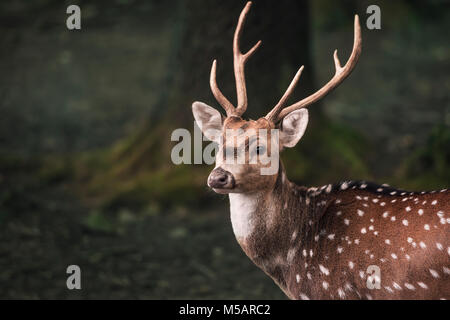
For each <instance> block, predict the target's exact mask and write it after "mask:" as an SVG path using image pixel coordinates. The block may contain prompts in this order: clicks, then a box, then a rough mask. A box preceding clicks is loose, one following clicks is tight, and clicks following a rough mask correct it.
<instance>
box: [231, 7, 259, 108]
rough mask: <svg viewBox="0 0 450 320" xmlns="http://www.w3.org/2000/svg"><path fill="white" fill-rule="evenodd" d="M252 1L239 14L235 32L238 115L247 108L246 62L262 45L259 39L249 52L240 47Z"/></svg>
mask: <svg viewBox="0 0 450 320" xmlns="http://www.w3.org/2000/svg"><path fill="white" fill-rule="evenodd" d="M251 5H252V2H251V1H249V2H247V4H246V5H245V8H244V9H243V10H242V12H241V15H240V16H239V21H238V25H237V27H236V31H235V32H234V38H233V58H234V59H233V60H234V61H233V62H234V77H235V79H236V95H237V102H238V103H237V108H236V110H235V113H236V114H237V115H238V116H241V115H242V114H243V113H244V112H245V110H247V89H246V86H245V72H244V67H245V62H246V61H247V59H248V58H250V57H251V56H252V55H253V53H255V51H256V50H257V49H258V48H259V46H260V45H261V40H260V41H258V42H257V43H256V44H255V45H254V46H253V48H251V49H250V50H249V51H248V52H247V53H245V54H242V53H241V51H240V49H239V40H240V38H241V34H242V27H243V25H244V23H245V18H246V16H247V13H248V11H249V10H250V7H251Z"/></svg>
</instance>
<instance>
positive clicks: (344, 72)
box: [265, 15, 361, 123]
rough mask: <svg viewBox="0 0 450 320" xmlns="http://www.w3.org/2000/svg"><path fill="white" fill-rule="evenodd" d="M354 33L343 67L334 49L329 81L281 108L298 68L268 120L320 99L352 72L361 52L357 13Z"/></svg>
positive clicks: (290, 92)
mask: <svg viewBox="0 0 450 320" xmlns="http://www.w3.org/2000/svg"><path fill="white" fill-rule="evenodd" d="M354 29H355V31H354V32H355V33H354V40H353V50H352V53H351V55H350V58H349V59H348V61H347V63H346V64H345V66H344V67H342V66H341V63H340V61H339V58H338V55H337V50H335V51H334V65H335V68H336V73H335V75H334V76H333V78H331V80H330V81H328V83H327V84H325V85H324V86H323V87H322V88H321V89H319V90H318V91H316V92H315V93H313V94H312V95H310V96H308V97H306V98H304V99H303V100H300V101H298V102H296V103H294V104H292V105H290V106H288V107H286V108H284V109H282V107H283V105H284V103H285V102H286V100H287V99H288V98H289V96H290V95H291V94H292V92H293V90H294V88H295V86H296V84H297V82H298V80H299V79H300V75H301V73H302V70H303V66H302V67H301V68H300V69H299V70H298V72H297V74H296V75H295V77H294V79H293V80H292V82H291V84H290V85H289V87H288V89H287V90H286V92H285V94H284V95H283V97H282V98H281V99H280V101H279V102H278V103H277V105H276V106H275V107H274V108H273V109H272V111H270V112H269V113H268V114H267V115H266V117H265V118H266V119H267V120H269V121H272V122H273V123H277V122H279V121H281V120H282V119H283V118H284V117H285V116H286V115H288V114H289V113H291V112H292V111H294V110H297V109H301V108H305V107H307V106H309V105H311V104H313V103H314V102H316V101H318V100H320V99H322V98H323V97H324V96H325V95H327V94H328V93H329V92H330V91H332V90H333V89H334V88H336V87H337V86H338V85H339V84H340V83H341V82H342V81H344V79H345V78H347V76H348V75H349V74H350V73H351V72H352V70H353V69H354V67H355V66H356V63H357V62H358V58H359V55H360V53H361V27H360V25H359V17H358V15H355V26H354Z"/></svg>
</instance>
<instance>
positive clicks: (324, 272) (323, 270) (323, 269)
mask: <svg viewBox="0 0 450 320" xmlns="http://www.w3.org/2000/svg"><path fill="white" fill-rule="evenodd" d="M319 269H320V272H322V273H323V274H324V275H326V276H328V275H329V274H330V270H328V269H327V268H325V267H324V266H323V265H321V264H319Z"/></svg>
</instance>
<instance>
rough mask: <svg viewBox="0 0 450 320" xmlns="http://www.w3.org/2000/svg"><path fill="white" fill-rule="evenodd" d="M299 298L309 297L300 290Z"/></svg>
mask: <svg viewBox="0 0 450 320" xmlns="http://www.w3.org/2000/svg"><path fill="white" fill-rule="evenodd" d="M300 299H302V300H309V297H308V296H307V295H306V294H304V293H301V292H300Z"/></svg>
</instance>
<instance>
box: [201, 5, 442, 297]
mask: <svg viewBox="0 0 450 320" xmlns="http://www.w3.org/2000/svg"><path fill="white" fill-rule="evenodd" d="M250 6H251V2H248V3H247V4H246V6H245V7H244V9H243V10H242V12H241V14H240V16H239V20H238V23H237V27H236V30H235V33H234V38H233V62H234V76H235V82H236V94H237V105H236V107H235V106H234V105H233V104H232V103H231V102H230V101H229V100H228V99H227V98H226V97H225V96H224V95H223V93H222V92H221V90H220V89H219V87H218V85H217V82H216V68H217V61H216V60H214V61H213V64H212V68H211V74H210V87H211V91H212V93H213V95H214V97H215V99H216V100H217V102H218V103H219V104H220V105H221V106H222V107H223V109H224V110H225V112H226V116H223V115H222V114H221V113H220V112H219V111H217V110H216V109H214V108H213V107H210V106H208V105H207V104H205V103H202V102H194V103H193V104H192V111H193V115H194V118H195V121H196V123H197V125H198V126H199V127H200V129H201V130H202V132H203V134H204V135H205V136H206V138H208V139H209V140H212V141H215V142H217V145H218V149H217V153H216V155H215V156H216V158H215V168H214V169H213V170H212V172H211V173H210V175H209V177H208V179H207V185H208V186H209V187H210V188H211V189H212V190H213V191H214V192H216V193H218V194H224V195H228V197H229V201H230V217H231V224H232V229H233V232H234V235H235V238H236V240H237V242H238V243H239V245H240V247H241V248H242V250H243V251H244V252H245V254H246V255H247V256H248V257H249V258H250V260H251V261H252V262H253V263H254V264H255V265H256V266H258V267H259V268H260V269H262V270H263V271H264V272H265V273H266V274H267V275H268V276H270V277H271V278H272V279H273V280H274V282H275V283H276V284H277V285H278V286H279V287H280V288H281V290H282V291H283V292H284V293H285V294H286V296H287V297H288V298H290V299H295V300H309V299H355V300H356V299H362V300H372V299H449V298H450V281H449V280H450V269H449V268H450V244H449V239H450V237H449V236H450V233H449V225H450V191H449V190H447V189H442V190H436V191H429V192H425V191H422V192H410V191H404V190H398V189H396V188H393V187H390V186H389V185H386V184H382V185H379V184H376V183H372V182H367V181H348V180H346V181H342V182H339V183H334V184H328V185H324V186H321V187H306V186H299V185H296V184H294V183H293V182H291V181H289V180H288V178H287V176H286V172H285V169H284V167H283V164H282V162H281V160H279V166H278V170H276V172H275V173H273V174H265V175H263V174H261V169H262V168H265V167H266V166H268V164H265V163H262V162H260V161H256V162H253V163H248V162H250V161H247V162H245V163H235V162H234V163H230V161H226V160H224V159H225V158H226V157H225V156H224V155H225V154H226V153H227V152H228V151H227V150H229V149H231V150H232V151H233V154H234V152H235V151H236V150H237V148H238V147H239V148H241V149H240V150H244V152H245V159H246V160H248V159H250V158H251V157H253V155H252V154H264V153H269V151H270V152H274V151H282V150H283V149H284V148H292V147H294V146H295V145H296V144H297V143H298V141H299V140H300V139H301V137H302V136H303V134H304V132H305V129H306V126H307V124H308V110H307V108H306V107H309V106H311V105H312V104H313V103H315V102H317V101H318V100H320V99H322V98H323V97H324V96H325V95H327V94H328V93H329V92H330V91H332V90H333V89H334V88H336V87H337V86H338V85H339V84H340V83H341V82H343V81H344V79H346V78H347V77H348V75H349V74H350V73H351V72H352V71H353V69H354V68H355V65H356V64H357V61H358V59H359V56H360V53H361V48H362V45H361V44H362V40H361V27H360V24H359V18H358V15H355V18H354V41H353V49H352V52H351V55H350V57H349V58H348V60H347V62H346V63H345V65H344V66H342V65H341V62H340V60H339V57H338V54H337V51H334V64H335V74H334V76H333V77H332V78H331V80H329V82H327V83H326V84H325V85H324V86H323V87H322V88H320V89H319V90H318V91H316V92H314V93H313V94H311V95H310V96H308V97H306V98H304V99H302V100H300V101H298V102H295V103H294V104H292V105H289V106H287V107H286V101H287V99H288V98H289V96H290V95H291V94H292V92H293V90H294V88H295V86H296V84H297V82H298V80H299V78H300V75H301V73H302V71H303V66H302V67H300V69H299V70H298V71H297V73H296V75H295V77H294V79H293V80H292V82H291V83H290V85H289V87H288V88H287V90H286V92H285V93H284V95H283V96H282V97H281V99H280V100H279V102H278V103H277V104H276V105H275V107H274V108H273V109H272V110H271V111H270V112H269V113H268V114H267V115H266V116H264V117H262V118H259V119H258V120H251V119H249V120H244V119H243V118H242V115H243V114H244V112H245V111H246V109H247V105H248V102H247V91H246V83H245V72H244V66H245V64H246V62H247V60H248V59H249V58H250V57H251V56H252V55H253V54H254V53H255V51H256V50H257V49H258V48H259V47H260V45H261V41H258V42H257V43H256V44H255V45H254V46H253V47H252V48H251V49H250V50H249V51H248V52H246V53H242V52H241V50H240V37H241V34H242V28H243V25H244V22H245V19H246V16H247V13H248V11H249V10H250ZM226 130H235V131H236V132H240V133H238V134H236V135H235V136H233V139H229V138H227V136H226V135H225V132H226ZM260 130H267V131H268V132H269V131H270V132H272V131H271V130H277V132H278V134H277V137H276V139H272V136H271V138H270V139H259V133H258V132H260ZM212 132H213V133H214V132H215V133H214V134H212ZM255 139H256V140H257V142H258V144H257V145H256V147H255V143H253V142H252V141H255ZM258 139H259V140H258ZM234 156H235V154H234ZM371 268H378V269H379V272H378V273H377V272H375V271H376V270H375V269H373V270H374V272H372V271H371V270H372V269H371ZM370 283H372V284H373V285H372V286H370V285H369V284H370Z"/></svg>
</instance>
